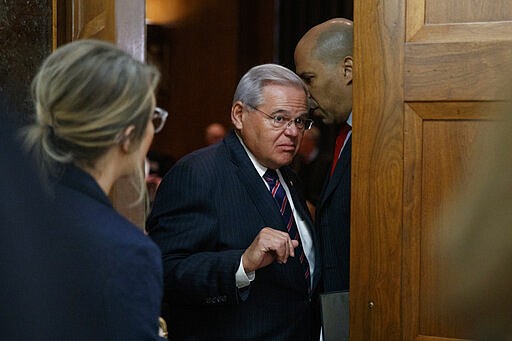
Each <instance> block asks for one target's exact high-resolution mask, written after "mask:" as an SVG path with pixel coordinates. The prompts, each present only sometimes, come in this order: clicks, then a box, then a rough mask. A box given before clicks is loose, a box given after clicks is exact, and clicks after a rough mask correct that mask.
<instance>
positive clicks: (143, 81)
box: [25, 40, 160, 173]
mask: <svg viewBox="0 0 512 341" xmlns="http://www.w3.org/2000/svg"><path fill="white" fill-rule="evenodd" d="M159 78H160V73H159V71H158V70H157V69H156V68H154V67H152V66H149V65H146V64H144V63H142V62H140V61H138V60H136V59H134V58H133V57H132V56H130V55H129V54H128V53H126V52H125V51H123V50H122V49H120V48H118V47H116V46H115V45H113V44H110V43H107V42H102V41H98V40H78V41H75V42H72V43H69V44H66V45H64V46H62V47H60V48H58V49H57V50H55V51H54V52H53V53H52V54H51V55H50V56H49V57H48V58H47V59H46V60H45V61H44V62H43V64H42V66H41V67H40V69H39V72H38V73H37V75H36V76H35V78H34V79H33V82H32V97H33V101H34V104H35V111H36V119H35V122H34V123H33V124H31V125H30V126H29V127H28V128H27V130H26V136H25V147H26V148H27V149H29V150H30V151H31V152H32V153H33V154H34V155H35V157H36V159H37V161H38V162H39V164H40V167H41V169H42V171H43V172H45V173H55V172H57V171H58V170H59V169H60V168H62V166H63V165H64V164H67V163H74V164H76V165H78V166H86V167H92V168H94V166H95V163H96V161H97V160H98V158H99V157H100V156H102V155H104V154H105V153H106V152H107V150H108V149H109V148H110V147H112V146H113V145H115V144H116V143H118V142H119V138H120V135H121V134H122V132H123V131H124V129H125V128H126V127H128V126H131V125H133V126H134V127H135V129H134V131H133V134H132V135H131V136H130V138H131V140H132V142H133V143H132V145H133V147H134V148H136V147H137V146H138V145H140V143H141V141H142V139H143V137H144V134H145V131H146V126H147V124H148V122H149V120H150V119H151V115H152V112H153V108H154V105H155V104H154V101H155V100H154V90H155V88H156V86H157V83H158V80H159Z"/></svg>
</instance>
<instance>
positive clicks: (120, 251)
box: [48, 166, 163, 340]
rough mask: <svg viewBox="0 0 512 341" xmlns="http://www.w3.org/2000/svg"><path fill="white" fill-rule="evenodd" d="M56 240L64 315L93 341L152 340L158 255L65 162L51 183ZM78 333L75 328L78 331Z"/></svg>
mask: <svg viewBox="0 0 512 341" xmlns="http://www.w3.org/2000/svg"><path fill="white" fill-rule="evenodd" d="M54 203H55V205H56V210H57V212H59V214H60V215H61V222H62V223H63V224H65V227H66V228H67V229H68V230H69V231H72V232H70V233H65V231H64V232H62V231H60V230H59V229H57V230H56V231H53V230H52V229H50V230H49V231H48V238H49V239H50V240H51V239H53V238H62V239H63V240H65V243H66V244H67V248H68V250H59V251H58V252H59V254H62V257H65V258H63V259H61V263H60V264H59V268H61V269H65V270H66V271H67V272H66V273H65V274H60V278H59V279H58V282H62V283H63V284H62V285H60V284H58V283H57V284H56V287H57V288H58V287H59V286H62V288H63V291H64V292H65V298H66V299H69V300H68V301H66V302H63V303H65V304H66V306H67V307H69V308H68V310H69V313H71V314H76V315H77V316H78V317H79V318H80V320H82V322H83V325H84V326H86V327H85V328H86V329H87V328H89V329H90V330H91V331H92V333H93V335H96V336H95V338H93V339H95V340H97V339H98V340H156V339H159V337H158V317H159V316H160V310H161V299H162V294H163V278H162V277H163V276H162V263H161V254H160V250H159V249H158V247H157V246H156V245H155V244H154V243H153V241H151V239H150V238H149V237H147V236H145V235H144V233H143V232H142V231H141V230H140V229H138V228H137V227H136V226H135V225H133V224H132V223H130V222H129V221H128V220H126V219H125V218H123V217H122V216H121V215H119V214H118V213H117V212H116V211H115V210H114V208H113V207H112V205H111V203H110V201H109V199H108V198H107V196H106V195H105V194H104V192H103V191H102V190H101V189H100V187H99V186H98V184H97V183H96V181H95V180H94V179H93V178H92V177H91V176H90V175H89V174H87V173H85V172H83V171H82V170H80V169H78V168H76V167H73V166H69V167H68V168H67V169H66V170H65V172H64V174H63V176H62V177H61V178H59V180H58V183H57V184H56V185H55V191H54ZM78 332H80V331H78Z"/></svg>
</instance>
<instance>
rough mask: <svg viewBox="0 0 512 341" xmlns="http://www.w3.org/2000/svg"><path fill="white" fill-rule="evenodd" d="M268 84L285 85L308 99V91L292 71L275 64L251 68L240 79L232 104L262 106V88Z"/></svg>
mask: <svg viewBox="0 0 512 341" xmlns="http://www.w3.org/2000/svg"><path fill="white" fill-rule="evenodd" d="M269 84H274V85H275V84H277V85H286V86H291V87H296V88H297V89H302V90H303V91H304V94H305V95H306V97H307V98H309V96H308V94H309V92H308V89H307V87H306V85H305V84H304V82H303V81H302V79H300V77H299V76H297V75H296V74H295V73H294V72H293V71H291V70H289V69H287V68H285V67H284V66H281V65H277V64H262V65H258V66H255V67H253V68H251V69H250V70H249V71H247V73H246V74H245V75H244V76H243V77H242V78H241V79H240V82H238V86H237V88H236V91H235V95H234V96H233V104H234V103H235V102H237V101H240V102H242V103H244V104H247V105H250V106H253V107H257V106H260V105H261V104H263V101H264V98H263V88H264V87H265V86H267V85H269Z"/></svg>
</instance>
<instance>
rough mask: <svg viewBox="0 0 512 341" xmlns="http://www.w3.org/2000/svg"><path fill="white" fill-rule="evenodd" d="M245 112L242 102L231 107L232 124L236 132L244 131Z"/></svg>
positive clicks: (237, 102)
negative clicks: (243, 118) (243, 115)
mask: <svg viewBox="0 0 512 341" xmlns="http://www.w3.org/2000/svg"><path fill="white" fill-rule="evenodd" d="M243 112H244V105H243V103H242V102H240V101H236V102H235V104H233V106H232V107H231V122H232V123H233V126H235V129H236V130H242V128H243V121H242V114H243Z"/></svg>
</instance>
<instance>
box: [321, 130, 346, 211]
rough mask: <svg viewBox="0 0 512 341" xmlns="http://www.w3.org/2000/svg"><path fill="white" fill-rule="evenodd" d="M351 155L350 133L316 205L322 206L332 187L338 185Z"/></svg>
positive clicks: (332, 189)
mask: <svg viewBox="0 0 512 341" xmlns="http://www.w3.org/2000/svg"><path fill="white" fill-rule="evenodd" d="M351 157H352V135H350V136H349V138H348V141H347V143H346V144H345V147H344V148H343V151H342V152H341V155H340V159H339V160H338V163H337V164H336V168H334V173H333V175H332V177H330V178H328V179H327V181H326V183H325V185H324V188H323V190H322V194H321V195H320V203H319V205H318V207H322V206H323V205H324V203H325V201H326V200H327V198H328V197H329V196H330V195H331V194H332V192H333V191H334V189H335V188H336V187H338V184H339V183H340V181H341V179H342V178H343V177H344V176H345V174H346V172H345V170H346V169H347V167H348V164H349V161H350V158H351Z"/></svg>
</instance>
